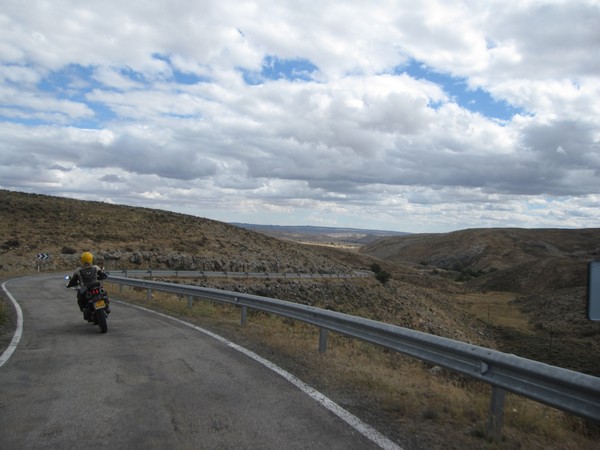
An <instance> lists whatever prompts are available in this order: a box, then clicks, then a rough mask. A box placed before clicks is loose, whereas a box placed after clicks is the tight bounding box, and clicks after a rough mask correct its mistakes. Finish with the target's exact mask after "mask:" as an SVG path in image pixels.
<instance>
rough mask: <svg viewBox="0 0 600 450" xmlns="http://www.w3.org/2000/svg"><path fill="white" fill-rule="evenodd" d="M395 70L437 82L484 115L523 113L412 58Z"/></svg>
mask: <svg viewBox="0 0 600 450" xmlns="http://www.w3.org/2000/svg"><path fill="white" fill-rule="evenodd" d="M395 72H396V73H406V74H407V75H409V76H411V77H413V78H417V79H423V80H427V81H431V82H432V83H435V84H438V85H440V86H441V87H442V89H444V91H445V92H446V93H447V94H448V95H449V96H450V97H451V98H453V99H454V101H455V102H456V103H457V104H459V105H460V106H461V107H463V108H466V109H468V110H469V111H472V112H477V113H480V114H482V115H483V116H485V117H491V118H494V119H501V120H510V119H511V118H512V117H513V116H514V115H515V114H518V113H523V110H521V109H520V108H517V107H515V106H512V105H511V104H509V103H508V102H506V101H503V100H501V101H498V100H495V99H494V98H492V96H491V95H490V93H489V92H486V91H484V90H482V89H479V88H478V89H476V90H472V89H469V88H468V86H467V82H466V80H465V79H464V78H458V77H452V76H450V75H447V74H444V73H441V72H436V71H433V70H430V69H428V68H427V66H426V65H425V64H422V63H420V62H419V61H416V60H414V59H413V60H411V62H410V64H409V65H408V66H402V67H398V68H397V69H396V71H395Z"/></svg>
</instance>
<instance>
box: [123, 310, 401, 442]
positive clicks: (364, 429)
mask: <svg viewBox="0 0 600 450" xmlns="http://www.w3.org/2000/svg"><path fill="white" fill-rule="evenodd" d="M113 301H114V302H118V303H125V304H126V305H128V306H131V307H133V308H137V309H141V310H143V311H146V312H149V313H152V314H156V315H159V316H161V317H165V318H167V319H170V320H173V321H175V322H178V323H180V324H182V325H185V326H187V327H190V328H193V329H194V330H196V331H199V332H200V333H204V334H206V335H207V336H210V337H212V338H213V339H216V340H217V341H220V342H222V343H223V344H225V345H227V346H228V347H231V348H233V349H234V350H237V351H238V352H240V353H243V354H244V355H246V356H248V357H249V358H252V359H253V360H255V361H256V362H258V363H260V364H262V365H263V366H265V367H267V368H268V369H271V370H272V371H273V372H275V373H276V374H278V375H280V376H282V377H283V378H285V379H286V380H287V381H289V382H290V383H292V384H293V385H294V386H296V387H297V388H298V389H300V390H301V391H302V392H304V393H305V394H307V395H308V396H309V397H311V398H312V399H313V400H316V401H317V402H318V403H320V404H321V405H322V406H323V407H325V408H326V409H327V410H329V411H330V412H332V413H333V414H335V415H336V416H337V417H339V418H340V419H342V420H343V421H344V422H346V423H347V424H348V425H350V426H351V427H352V428H354V429H355V430H356V431H358V432H359V433H360V434H362V435H363V436H365V437H366V438H367V439H369V440H371V441H372V442H374V443H375V444H377V445H379V447H381V448H382V449H385V450H402V448H401V447H400V446H398V445H397V444H396V443H395V442H392V441H390V440H389V439H388V438H386V437H385V436H384V435H382V434H381V433H379V432H378V431H377V430H375V429H374V428H373V427H371V426H369V425H367V424H366V423H364V422H363V421H362V420H360V419H359V418H358V417H356V416H355V415H353V414H352V413H350V412H348V411H346V410H345V409H344V408H342V407H341V406H339V405H338V404H337V403H335V402H334V401H333V400H331V399H330V398H328V397H326V396H325V395H323V394H322V393H320V392H319V391H317V390H316V389H314V388H312V387H311V386H309V385H308V384H306V383H305V382H304V381H302V380H300V379H299V378H297V377H295V376H294V375H292V374H291V373H289V372H288V371H286V370H284V369H282V368H281V367H279V366H278V365H276V364H274V363H272V362H271V361H269V360H267V359H265V358H263V357H262V356H259V355H257V354H256V353H254V352H253V351H251V350H248V349H247V348H244V347H242V346H240V345H238V344H235V343H233V342H231V341H229V340H228V339H226V338H224V337H223V336H220V335H218V334H215V333H213V332H212V331H209V330H206V329H204V328H201V327H199V326H197V325H194V324H192V323H189V322H186V321H184V320H181V319H178V318H176V317H172V316H169V315H167V314H163V313H160V312H157V311H153V310H151V309H147V308H144V307H143V306H138V305H133V304H131V303H126V302H119V301H118V300H113Z"/></svg>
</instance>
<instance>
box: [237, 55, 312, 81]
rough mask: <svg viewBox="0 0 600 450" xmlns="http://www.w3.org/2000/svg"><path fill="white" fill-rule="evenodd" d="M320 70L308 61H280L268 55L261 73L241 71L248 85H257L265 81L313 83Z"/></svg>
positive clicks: (300, 59)
mask: <svg viewBox="0 0 600 450" xmlns="http://www.w3.org/2000/svg"><path fill="white" fill-rule="evenodd" d="M318 70H319V68H318V67H317V66H315V65H314V64H313V63H312V62H310V61H309V60H307V59H303V58H297V59H280V58H278V57H277V56H271V55H268V56H266V57H265V58H264V59H263V62H262V69H261V71H260V73H258V72H253V71H250V70H246V69H240V71H241V72H242V74H243V76H244V81H245V82H246V83H247V84H251V85H257V84H261V83H263V82H264V81H265V80H282V79H283V80H288V81H312V79H313V73H314V72H316V71H318Z"/></svg>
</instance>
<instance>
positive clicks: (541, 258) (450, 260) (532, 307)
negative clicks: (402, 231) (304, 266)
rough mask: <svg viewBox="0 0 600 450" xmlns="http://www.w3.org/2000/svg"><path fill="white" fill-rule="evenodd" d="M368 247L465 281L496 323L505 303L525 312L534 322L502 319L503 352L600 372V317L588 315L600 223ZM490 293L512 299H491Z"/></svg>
mask: <svg viewBox="0 0 600 450" xmlns="http://www.w3.org/2000/svg"><path fill="white" fill-rule="evenodd" d="M361 252H362V253H363V254H365V255H369V256H371V257H374V258H378V259H381V260H384V261H388V262H390V263H393V264H396V265H403V264H406V265H410V266H411V267H413V268H414V269H415V270H417V271H418V272H420V273H422V274H427V275H429V276H438V277H443V278H446V279H453V280H456V281H458V282H460V283H461V285H462V286H463V288H464V289H465V292H470V294H469V296H470V297H469V298H471V299H475V300H474V303H473V302H470V301H469V302H466V301H463V302H462V303H463V304H469V305H470V309H471V310H472V311H474V310H477V309H479V316H480V317H482V318H485V319H486V320H488V321H492V322H493V321H494V320H493V319H494V317H493V316H494V311H493V310H492V308H496V309H497V311H500V310H499V308H500V306H502V307H504V310H502V312H498V313H497V314H506V311H507V310H508V309H509V308H510V309H512V312H510V313H509V314H511V315H512V318H513V319H514V317H516V316H517V314H518V315H521V316H522V318H524V319H525V324H526V326H521V327H515V326H499V324H498V322H499V320H496V324H495V331H496V333H495V336H496V339H497V343H498V347H499V348H500V349H501V350H503V351H506V352H509V353H515V354H518V355H521V356H524V357H527V358H530V359H536V360H542V361H544V362H548V363H550V364H554V365H560V366H563V367H568V368H571V369H574V370H578V371H584V372H588V373H592V374H594V375H597V376H598V375H600V359H599V358H598V357H597V355H598V353H599V352H600V342H599V340H598V337H600V323H598V322H591V321H589V320H588V319H587V271H588V264H589V262H590V261H591V260H596V259H600V229H598V228H595V229H581V230H565V229H513V228H510V229H470V230H461V231H456V232H452V233H442V234H421V235H411V236H401V237H389V238H383V239H380V240H378V241H375V242H373V243H371V244H367V245H365V246H364V247H363V248H362V249H361ZM477 292H479V293H480V295H477V294H475V293H477ZM490 292H491V293H498V292H502V293H505V294H508V296H506V295H505V296H504V298H508V299H509V300H508V301H505V302H504V304H501V303H502V302H499V301H495V302H494V303H490V302H488V303H485V300H484V298H485V295H491V294H490ZM498 298H499V297H498ZM458 301H459V300H457V302H458ZM486 315H487V317H486ZM505 322H508V321H505Z"/></svg>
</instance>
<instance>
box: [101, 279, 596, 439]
mask: <svg viewBox="0 0 600 450" xmlns="http://www.w3.org/2000/svg"><path fill="white" fill-rule="evenodd" d="M111 290H112V291H113V292H117V290H118V288H116V287H113V288H111ZM116 296H117V295H116V294H115V297H116ZM123 296H126V297H127V299H128V301H131V302H134V303H139V304H143V305H145V306H147V307H150V308H153V309H158V310H161V311H163V312H167V313H170V314H173V315H176V316H179V317H184V318H187V319H188V320H190V321H191V322H194V323H196V324H199V325H201V326H203V327H205V328H208V329H212V330H214V331H216V332H218V333H220V334H222V335H224V336H226V337H228V338H229V339H231V340H233V341H236V342H238V343H240V344H242V345H245V346H247V347H249V348H251V349H252V350H254V351H256V352H258V353H260V354H262V355H263V356H265V357H267V358H269V359H271V360H273V361H274V362H275V363H277V364H279V365H280V366H282V367H284V368H285V369H286V370H288V371H290V372H292V373H294V374H295V375H296V376H298V377H299V378H301V379H303V380H304V381H305V382H307V383H309V384H311V385H312V386H314V387H316V388H317V389H319V390H321V391H322V392H324V393H325V394H326V395H328V396H329V397H330V398H332V399H333V400H334V401H336V402H337V403H338V404H340V405H341V406H343V407H344V408H346V409H348V410H349V411H351V412H353V413H354V414H356V415H357V416H359V417H361V418H362V419H363V420H365V421H366V422H367V423H370V424H372V425H373V426H375V427H376V428H378V429H379V430H381V431H382V432H384V433H385V434H387V435H388V436H389V437H390V438H392V439H395V440H397V441H398V442H400V443H402V442H403V440H405V439H406V436H418V443H416V444H415V443H414V442H413V444H406V443H405V444H404V445H416V446H417V447H418V448H422V447H430V448H465V449H470V448H473V449H475V448H486V449H512V448H528V449H559V448H560V449H594V448H600V445H598V444H597V442H596V440H597V438H598V437H599V436H600V435H599V434H598V430H597V429H594V428H593V427H591V426H590V425H589V424H588V423H586V422H585V421H583V420H581V419H579V418H576V417H573V416H570V415H566V414H563V413H562V412H560V411H557V410H555V409H552V408H549V407H546V406H544V405H541V404H539V403H536V402H533V401H529V400H527V399H524V398H521V397H518V396H515V395H507V403H506V407H505V417H504V423H505V426H504V430H503V437H502V440H500V441H493V440H491V439H489V437H488V436H487V432H486V430H487V420H488V409H489V402H490V391H491V389H490V387H489V386H487V385H485V384H483V383H480V382H476V381H473V380H471V379H469V378H467V377H463V376H460V375H458V374H454V373H451V372H448V371H446V370H440V369H439V368H435V369H434V368H432V367H431V366H429V365H426V364H423V363H421V362H419V361H417V360H414V359H412V358H408V357H405V356H403V355H400V354H397V353H395V352H391V351H387V350H385V349H382V348H380V347H378V346H374V345H371V344H368V343H364V342H361V341H358V340H355V339H351V338H347V337H345V336H340V335H338V334H335V333H330V334H329V340H328V349H327V351H326V352H325V353H323V354H320V353H319V352H318V351H317V350H318V330H317V328H316V327H314V326H310V325H306V324H303V323H300V322H295V321H291V320H288V319H282V318H279V317H276V316H271V315H268V314H264V313H260V312H250V311H249V318H248V323H247V325H246V326H244V327H242V326H240V325H239V323H240V311H239V309H238V308H235V307H231V306H228V305H221V304H218V303H216V302H212V301H196V302H195V303H194V306H193V308H191V309H190V308H188V306H187V298H177V297H176V296H175V295H171V294H167V293H155V294H154V295H153V298H152V300H151V301H150V302H148V301H147V300H146V291H145V290H139V289H137V290H135V289H133V290H132V289H125V290H124V291H123V293H122V294H119V297H120V298H121V297H123ZM491 298H492V296H491V297H490V299H489V300H490V301H492V300H491ZM504 300H506V299H504ZM495 301H498V299H497V298H496V300H495ZM500 303H501V304H502V303H503V302H500ZM595 439H596V440H595ZM449 442H452V445H448V443H449Z"/></svg>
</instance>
